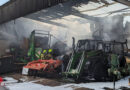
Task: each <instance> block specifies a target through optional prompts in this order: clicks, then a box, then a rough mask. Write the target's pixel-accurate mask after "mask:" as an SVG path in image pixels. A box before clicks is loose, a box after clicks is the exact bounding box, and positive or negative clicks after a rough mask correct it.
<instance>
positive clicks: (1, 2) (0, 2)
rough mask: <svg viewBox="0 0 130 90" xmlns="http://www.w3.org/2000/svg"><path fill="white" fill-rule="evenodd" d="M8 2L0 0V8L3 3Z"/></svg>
mask: <svg viewBox="0 0 130 90" xmlns="http://www.w3.org/2000/svg"><path fill="white" fill-rule="evenodd" d="M8 1H9V0H0V6H1V5H3V4H4V3H6V2H8Z"/></svg>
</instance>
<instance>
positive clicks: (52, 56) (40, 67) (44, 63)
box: [22, 30, 62, 75]
mask: <svg viewBox="0 0 130 90" xmlns="http://www.w3.org/2000/svg"><path fill="white" fill-rule="evenodd" d="M52 37H53V36H52V35H51V34H50V33H49V32H47V31H43V30H35V31H33V32H32V33H31V36H30V48H29V51H28V58H29V59H28V61H27V60H26V61H25V62H27V65H26V66H24V67H23V71H22V74H26V75H28V74H29V75H33V73H35V72H37V73H38V72H46V73H52V72H57V68H58V67H60V66H61V64H62V61H61V60H57V59H56V57H57V56H58V54H59V51H58V50H57V49H51V46H50V45H51V38H52Z"/></svg>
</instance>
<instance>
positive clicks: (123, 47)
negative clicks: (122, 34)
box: [63, 39, 130, 81]
mask: <svg viewBox="0 0 130 90" xmlns="http://www.w3.org/2000/svg"><path fill="white" fill-rule="evenodd" d="M74 41H75V40H74ZM127 53H128V47H127V40H126V41H125V42H117V41H102V40H90V39H85V40H79V41H78V43H77V45H75V44H73V52H72V54H71V55H70V56H69V57H70V59H69V61H68V62H66V60H65V59H64V60H63V62H65V63H64V65H65V67H66V69H65V71H64V72H63V75H64V77H66V78H73V79H74V80H76V81H79V80H80V81H88V80H89V81H90V80H92V81H93V80H94V81H95V80H96V81H111V80H113V79H115V80H118V79H121V78H122V77H124V76H127V75H129V72H130V69H129V64H128V63H127V62H128V60H129V59H128V58H127V60H126V56H127ZM65 57H67V56H65ZM66 63H67V64H66Z"/></svg>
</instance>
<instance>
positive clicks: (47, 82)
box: [0, 73, 130, 90]
mask: <svg viewBox="0 0 130 90" xmlns="http://www.w3.org/2000/svg"><path fill="white" fill-rule="evenodd" d="M2 77H10V78H13V79H15V80H17V82H14V83H22V82H33V83H36V84H40V85H44V86H50V87H56V86H62V85H67V84H69V83H68V82H63V81H62V80H60V79H54V78H44V77H34V76H24V75H22V74H20V73H10V74H4V75H2ZM104 83H105V82H104ZM71 84H72V83H71ZM73 84H74V83H73ZM86 85H87V83H86ZM64 88H72V89H73V90H94V89H91V88H90V87H89V88H87V87H83V86H75V85H67V86H65V87H64ZM102 89H103V90H113V89H112V88H108V87H104V88H102ZM0 90H1V89H0ZM118 90H130V87H129V88H128V87H120V88H119V89H118Z"/></svg>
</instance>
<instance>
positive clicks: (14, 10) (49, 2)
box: [0, 0, 67, 24]
mask: <svg viewBox="0 0 130 90" xmlns="http://www.w3.org/2000/svg"><path fill="white" fill-rule="evenodd" d="M65 1H67V0H11V1H9V2H8V3H6V4H5V5H3V6H0V24H1V23H4V22H7V21H9V20H12V19H16V18H18V17H21V16H25V15H27V14H30V13H33V12H36V11H39V10H41V9H44V8H47V7H50V6H53V5H56V4H58V3H62V2H65Z"/></svg>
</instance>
